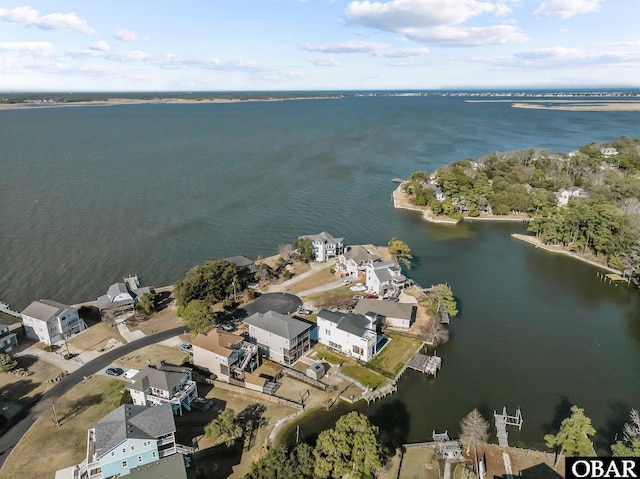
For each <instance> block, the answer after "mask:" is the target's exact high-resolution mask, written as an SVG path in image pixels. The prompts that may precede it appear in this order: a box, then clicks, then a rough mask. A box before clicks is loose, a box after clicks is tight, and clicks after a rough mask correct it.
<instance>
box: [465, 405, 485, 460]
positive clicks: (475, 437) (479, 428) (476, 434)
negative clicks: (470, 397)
mask: <svg viewBox="0 0 640 479" xmlns="http://www.w3.org/2000/svg"><path fill="white" fill-rule="evenodd" d="M487 439H489V423H488V422H487V420H486V419H485V418H484V417H482V414H480V412H479V411H478V410H477V409H474V410H473V411H471V412H470V413H469V414H467V415H466V417H465V418H464V419H462V421H460V442H461V443H462V445H463V446H464V447H465V448H466V450H467V454H469V452H470V451H471V449H473V452H474V459H475V465H476V471H477V470H478V446H482V445H484V444H486V442H487Z"/></svg>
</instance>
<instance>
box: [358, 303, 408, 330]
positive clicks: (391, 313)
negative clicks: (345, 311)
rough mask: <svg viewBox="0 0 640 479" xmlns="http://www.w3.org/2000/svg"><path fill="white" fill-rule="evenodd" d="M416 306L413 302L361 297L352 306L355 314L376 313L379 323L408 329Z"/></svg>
mask: <svg viewBox="0 0 640 479" xmlns="http://www.w3.org/2000/svg"><path fill="white" fill-rule="evenodd" d="M417 311H418V308H417V306H416V305H415V304H409V303H396V302H394V301H381V300H379V299H366V298H364V299H361V300H359V301H358V303H357V304H356V306H355V307H354V308H353V312H354V313H356V314H364V315H377V316H378V320H377V322H378V323H379V324H383V323H384V324H385V325H386V326H391V327H393V328H401V329H409V328H410V327H411V325H412V324H413V323H414V321H415V320H416V314H417Z"/></svg>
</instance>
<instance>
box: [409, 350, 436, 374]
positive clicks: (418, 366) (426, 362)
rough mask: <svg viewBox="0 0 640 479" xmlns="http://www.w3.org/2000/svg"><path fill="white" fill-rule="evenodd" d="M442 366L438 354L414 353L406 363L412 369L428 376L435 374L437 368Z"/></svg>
mask: <svg viewBox="0 0 640 479" xmlns="http://www.w3.org/2000/svg"><path fill="white" fill-rule="evenodd" d="M440 366H442V358H441V357H440V356H436V355H435V354H434V355H433V356H428V355H426V354H422V353H416V354H414V355H413V357H412V358H411V360H410V361H409V362H408V363H407V367H408V368H411V369H413V370H414V371H419V372H421V373H423V374H426V375H428V376H437V374H438V370H439V369H440Z"/></svg>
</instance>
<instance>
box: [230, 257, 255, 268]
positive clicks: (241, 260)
mask: <svg viewBox="0 0 640 479" xmlns="http://www.w3.org/2000/svg"><path fill="white" fill-rule="evenodd" d="M224 260H225V261H228V262H229V263H233V264H235V265H236V266H237V267H238V268H247V267H249V266H253V264H254V263H255V261H253V260H252V259H251V258H247V257H246V256H231V257H229V258H225V259H224Z"/></svg>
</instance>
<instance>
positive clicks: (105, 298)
mask: <svg viewBox="0 0 640 479" xmlns="http://www.w3.org/2000/svg"><path fill="white" fill-rule="evenodd" d="M123 293H125V294H127V295H129V298H127V299H124V300H121V301H113V298H115V297H116V296H118V295H119V294H123ZM133 298H134V296H133V295H132V294H131V292H130V291H129V289H128V288H127V285H126V284H124V283H113V284H112V285H111V286H109V289H108V290H107V294H104V295H102V296H100V297H99V298H98V309H106V308H115V307H119V306H126V305H133V304H135V300H134V299H133Z"/></svg>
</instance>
